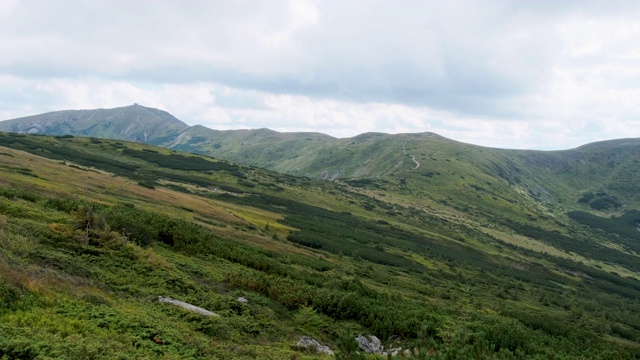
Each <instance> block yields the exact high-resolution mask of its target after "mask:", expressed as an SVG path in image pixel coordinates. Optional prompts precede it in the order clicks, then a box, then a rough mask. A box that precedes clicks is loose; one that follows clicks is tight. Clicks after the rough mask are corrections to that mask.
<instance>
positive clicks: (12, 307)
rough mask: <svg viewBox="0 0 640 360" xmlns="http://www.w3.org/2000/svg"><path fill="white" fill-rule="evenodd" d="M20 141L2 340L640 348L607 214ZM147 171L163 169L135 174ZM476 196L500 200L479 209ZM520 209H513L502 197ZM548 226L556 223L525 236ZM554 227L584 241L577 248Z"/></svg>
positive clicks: (634, 298) (555, 351) (230, 347)
mask: <svg viewBox="0 0 640 360" xmlns="http://www.w3.org/2000/svg"><path fill="white" fill-rule="evenodd" d="M20 139H21V141H20V142H14V143H12V144H11V145H12V146H14V147H3V148H2V149H0V152H2V153H4V154H10V156H0V172H1V173H2V175H3V176H2V177H0V178H1V179H2V180H0V195H2V196H0V250H1V251H0V288H1V289H0V290H2V291H0V301H1V304H2V305H0V331H1V332H2V333H3V337H2V339H0V357H1V356H5V357H7V358H21V357H22V358H24V357H27V358H29V357H30V358H38V357H39V358H46V357H47V356H48V357H67V358H82V357H85V358H91V357H92V358H114V357H118V356H119V357H121V358H158V357H163V358H176V359H177V358H256V357H261V358H275V359H280V358H281V359H292V358H315V357H317V355H314V354H310V353H307V352H303V351H300V350H299V349H296V348H295V347H294V346H293V345H295V343H296V342H297V340H299V338H300V336H302V335H310V336H313V337H314V338H316V339H318V340H319V341H320V342H321V343H324V344H327V345H329V346H330V347H332V349H334V350H335V351H336V352H337V353H338V355H341V356H342V355H344V356H347V355H346V354H348V353H349V347H350V346H352V345H349V344H352V343H351V342H350V341H352V340H353V339H352V338H351V335H353V334H349V335H348V336H347V335H345V334H344V333H343V332H342V331H341V330H343V329H344V330H347V329H352V330H353V331H354V332H357V333H365V334H375V335H377V336H378V337H380V338H382V339H383V340H384V341H388V339H389V338H390V337H391V336H396V337H399V339H400V341H401V343H400V345H401V346H405V347H412V346H413V347H418V345H420V344H423V345H424V344H429V348H433V349H434V351H436V354H438V355H437V356H441V357H443V358H446V356H450V357H451V356H453V357H454V358H456V356H457V358H465V357H464V356H467V357H471V355H470V354H471V353H474V354H476V356H475V358H517V357H518V356H521V357H523V356H526V357H528V358H539V359H543V358H544V359H546V358H549V357H556V358H575V359H577V358H585V357H589V358H602V359H605V358H614V357H616V356H617V357H618V358H623V359H624V358H634V357H635V358H637V357H638V356H640V348H639V346H640V345H639V343H638V341H639V340H640V339H639V336H640V329H639V328H638V327H637V324H638V323H640V318H638V316H637V314H638V313H640V308H639V304H638V294H639V293H640V292H639V291H638V281H637V280H633V279H637V278H638V277H637V276H638V271H637V270H636V269H635V268H633V267H631V266H627V265H628V262H626V260H625V259H626V258H627V257H629V256H632V255H630V254H629V253H625V252H624V248H623V247H619V248H610V247H608V248H607V249H608V250H607V251H611V252H612V253H611V254H616V256H618V257H616V258H615V259H613V258H607V259H604V258H601V255H593V256H591V254H592V252H591V251H592V249H594V248H597V249H599V250H600V249H602V247H603V245H598V244H600V241H601V240H602V241H604V238H605V236H604V235H603V234H602V233H601V232H600V231H601V230H597V231H596V230H594V229H591V228H589V227H582V228H580V231H575V232H572V229H573V228H572V227H567V228H564V227H562V226H560V225H558V224H557V223H556V221H555V220H554V219H553V218H547V217H546V215H545V212H542V211H541V210H537V206H534V205H527V204H526V203H525V200H524V199H521V200H519V201H520V202H517V203H515V204H511V203H510V204H511V205H508V206H507V207H503V208H500V206H498V205H499V204H501V203H503V202H504V200H501V198H500V197H497V198H498V200H495V199H493V198H492V197H491V196H493V195H495V194H493V195H492V193H491V191H493V190H491V189H489V187H488V185H487V188H486V190H485V191H484V192H486V193H487V194H485V193H484V192H483V190H474V189H473V188H470V187H463V189H465V190H464V192H465V194H461V195H459V196H458V197H457V198H456V199H453V200H450V201H448V202H447V203H443V202H442V201H440V200H438V199H432V198H427V199H424V201H423V200H422V198H421V196H422V195H416V194H415V193H414V194H404V193H402V192H403V191H404V190H403V185H402V184H400V183H397V182H392V181H391V180H376V182H377V183H378V186H379V187H376V186H374V185H375V184H374V185H371V184H366V186H365V187H354V186H353V185H344V184H339V183H329V182H317V181H314V180H310V179H297V178H293V177H287V176H284V175H281V174H276V173H272V172H268V171H262V170H259V169H249V168H245V167H238V168H234V169H233V170H230V171H226V170H224V171H220V172H216V171H214V173H213V174H211V175H209V174H204V173H200V172H198V171H195V170H193V171H191V170H184V169H172V168H171V167H161V166H158V164H157V163H156V162H148V161H146V160H144V159H142V158H141V157H144V156H146V155H147V154H152V155H153V156H154V157H153V159H155V160H158V159H160V160H158V161H161V160H162V159H164V158H163V157H158V154H160V155H169V154H171V153H170V152H168V151H166V150H162V149H154V148H150V147H146V146H143V145H140V144H130V143H126V142H121V143H120V144H117V146H112V145H113V144H115V143H114V142H112V141H108V140H100V143H95V142H92V141H90V140H86V139H80V138H65V139H52V138H47V137H31V136H27V137H22V138H20ZM363 141H364V140H363ZM41 142H44V143H54V144H56V143H57V144H58V145H60V146H61V147H63V146H68V147H70V148H71V149H72V150H69V151H66V150H65V151H66V152H65V153H66V154H75V153H77V152H81V151H86V152H88V153H90V154H91V155H92V156H95V157H104V158H107V157H114V155H116V154H119V157H118V161H120V162H121V163H123V164H129V165H130V166H136V167H137V170H138V171H137V174H134V173H126V172H122V173H118V174H114V173H112V172H109V171H108V168H109V167H111V166H112V165H113V164H110V163H106V162H96V163H94V164H93V165H92V166H90V167H89V166H87V165H83V166H87V167H88V169H89V170H91V171H83V170H80V169H76V168H73V167H69V166H68V164H69V163H75V162H74V161H73V160H74V159H67V160H66V161H65V163H62V162H61V160H60V159H59V156H58V155H56V154H54V153H52V152H51V151H55V150H56V149H57V148H58V147H56V146H52V145H49V146H48V147H46V149H50V150H49V151H50V152H47V151H45V152H42V151H40V150H39V149H40V148H39V147H38V146H39V144H40V143H41ZM101 147H102V148H101ZM124 149H131V151H134V152H133V153H132V154H134V155H135V156H126V152H125V151H123V150H124ZM145 149H146V151H145ZM412 151H413V149H412ZM141 154H144V155H141ZM40 155H45V156H44V157H43V156H40ZM85 156H86V155H82V156H81V158H83V157H85ZM181 156H182V155H181ZM184 156H186V155H184ZM440 156H441V155H438V154H436V155H434V157H436V159H440ZM172 158H173V157H172ZM155 160H154V161H155ZM421 160H422V159H419V161H421ZM200 161H211V160H208V159H204V158H203V159H202V160H198V161H197V162H196V163H197V164H200ZM438 161H441V160H438ZM202 164H204V163H202ZM425 166H426V165H425ZM15 168H21V169H22V170H21V171H20V172H18V171H15ZM451 171H454V172H455V170H451ZM29 174H35V175H37V177H34V176H31V175H29ZM176 175H181V176H182V179H183V181H177V180H176ZM141 177H143V178H145V179H146V180H152V181H155V182H156V184H157V185H156V186H155V188H154V189H149V188H145V187H141V186H138V185H137V182H138V181H140V178H141ZM245 177H246V178H245ZM202 179H204V180H206V181H211V182H216V183H218V184H223V185H224V184H227V185H229V186H234V187H238V189H240V190H241V192H239V193H237V194H236V195H238V196H234V195H231V194H229V192H228V191H214V190H213V189H212V188H211V187H202V186H201V185H199V183H200V182H201V180H202ZM190 180H193V181H194V182H190ZM240 180H243V181H250V182H251V183H252V184H253V186H244V185H240ZM413 181H417V180H415V179H411V178H407V183H411V182H413ZM467 181H468V179H461V180H460V182H456V184H457V185H456V186H458V185H464V184H469V183H471V182H470V181H468V182H467ZM169 185H172V186H173V187H171V186H169ZM176 186H179V187H176ZM438 186H444V185H442V184H440V185H438ZM479 186H482V187H483V188H484V185H479ZM382 188H386V190H384V189H382ZM185 189H186V190H188V191H185ZM478 191H479V192H480V193H481V194H480V196H481V198H478V197H476V195H477V194H476V193H477V192H478ZM446 197H447V196H446V195H443V196H442V197H441V198H440V199H445V198H446ZM466 197H469V198H471V199H472V198H475V199H480V200H478V201H481V202H478V203H476V204H480V203H484V204H494V205H496V209H497V210H495V211H496V212H495V213H493V212H489V213H484V214H483V213H482V211H481V208H480V207H479V205H478V206H476V205H474V207H473V208H472V207H470V208H469V209H467V210H465V208H464V207H462V206H461V204H460V199H463V198H466ZM489 199H490V200H489ZM366 205H372V206H373V208H372V209H371V210H368V209H367V208H368V206H366ZM520 205H522V207H520ZM508 209H512V210H513V211H514V212H515V213H514V214H513V215H512V216H509V217H507V218H506V219H507V220H511V222H509V221H507V220H505V219H503V218H499V217H498V215H496V214H499V213H502V212H505V211H507V210H508ZM545 211H548V210H545ZM527 214H534V215H533V216H535V217H536V218H537V220H531V219H530V218H529V216H527ZM514 219H520V221H521V222H520V223H519V222H515V220H514ZM625 219H626V218H625ZM267 224H268V226H267ZM514 224H515V225H514ZM532 224H533V225H532ZM534 225H535V228H534V229H533V230H535V231H538V232H539V233H540V234H543V235H544V236H546V237H545V238H536V239H535V240H534V239H533V238H531V237H527V236H526V235H530V233H531V231H533V230H532V229H531V228H530V227H534ZM527 226H528V227H527ZM571 226H574V225H571ZM553 230H556V231H557V233H556V232H554V231H553ZM565 237H566V238H565ZM556 238H557V239H560V240H561V241H565V242H568V241H569V240H567V239H570V240H571V241H573V243H574V245H573V246H579V247H578V248H577V251H576V252H572V254H569V253H567V252H565V251H563V249H565V250H566V246H565V245H563V244H565V243H563V242H560V243H558V242H557V241H556ZM589 239H591V240H589ZM587 240H589V241H590V242H588V241H587ZM596 245H597V246H596ZM580 246H582V247H580ZM578 254H580V255H578ZM607 254H608V253H607ZM605 260H606V262H605ZM611 271H616V272H617V274H612V273H610V272H611ZM160 295H162V296H170V297H173V298H176V299H180V300H183V301H187V302H189V303H192V304H194V305H197V306H201V307H204V308H206V309H208V310H211V311H214V312H216V313H218V314H220V315H221V317H220V318H216V319H210V318H203V317H200V316H197V315H194V314H192V313H189V312H187V311H186V310H183V309H181V308H175V307H172V306H170V305H166V304H160V303H158V302H157V301H156V299H157V296H160ZM239 296H242V297H245V298H247V299H249V303H248V304H241V303H239V302H238V301H237V300H236V299H237V298H238V297H239ZM25 334H29V336H26V335H25ZM425 346H426V345H425ZM429 348H427V349H425V351H427V350H429ZM455 354H458V355H455ZM463 354H466V355H463ZM478 354H480V355H478ZM516 354H520V355H516ZM471 358H473V357H471Z"/></svg>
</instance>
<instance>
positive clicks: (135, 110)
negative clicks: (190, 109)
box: [0, 104, 189, 143]
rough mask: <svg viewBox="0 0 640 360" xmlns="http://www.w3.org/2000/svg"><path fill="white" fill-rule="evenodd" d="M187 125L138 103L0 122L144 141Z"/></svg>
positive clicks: (2, 126) (33, 130) (31, 130)
mask: <svg viewBox="0 0 640 360" xmlns="http://www.w3.org/2000/svg"><path fill="white" fill-rule="evenodd" d="M187 128H189V126H188V125H187V124H185V123H183V122H182V121H180V120H178V119H176V118H175V117H173V115H171V114H169V113H168V112H166V111H163V110H158V109H154V108H148V107H144V106H140V105H138V104H134V105H131V106H126V107H120V108H114V109H97V110H64V111H54V112H49V113H46V114H41V115H34V116H27V117H23V118H18V119H13V120H6V121H2V122H0V131H10V132H18V133H27V134H45V135H75V136H91V137H99V138H108V139H119V140H130V141H137V142H145V143H146V142H149V141H152V140H153V139H156V138H158V137H163V136H167V135H169V134H175V133H176V132H179V131H181V130H184V129H187Z"/></svg>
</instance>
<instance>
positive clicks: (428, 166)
mask: <svg viewBox="0 0 640 360" xmlns="http://www.w3.org/2000/svg"><path fill="white" fill-rule="evenodd" d="M0 131H10V132H17V133H24V134H43V135H73V136H88V137H96V138H108V139H117V140H127V141H135V142H141V143H147V144H151V145H156V146H162V147H166V148H169V149H173V150H179V151H186V152H191V153H196V154H203V155H208V156H213V157H216V158H219V159H224V160H227V161H232V162H234V163H237V164H242V165H246V166H254V167H260V168H264V169H269V170H273V171H277V172H280V173H285V174H291V175H297V176H307V177H311V178H321V179H328V180H338V179H342V180H344V181H352V182H353V181H356V180H365V181H372V182H376V181H393V182H402V184H403V185H404V186H405V187H410V188H412V189H419V188H421V187H422V186H420V185H419V184H421V183H422V182H424V181H428V183H429V188H431V189H436V188H438V187H440V188H443V187H450V186H456V187H457V188H459V189H465V190H466V189H468V190H470V193H473V194H475V195H482V196H491V197H494V198H506V199H509V200H508V202H518V200H517V199H518V198H520V197H523V196H524V197H529V198H532V199H533V200H535V201H536V203H538V204H542V205H543V206H550V207H559V208H562V209H566V210H569V209H572V208H574V207H575V204H576V201H577V200H579V199H581V198H583V196H584V194H589V193H593V194H600V195H594V198H593V199H592V200H591V202H590V203H589V204H592V203H593V202H595V205H594V207H593V209H595V210H604V211H606V210H616V209H620V208H622V207H624V206H635V207H637V206H639V205H640V183H638V182H637V181H636V179H637V176H638V173H637V171H638V162H639V161H640V160H638V154H639V153H640V139H621V140H612V141H604V142H598V143H593V144H588V145H584V146H581V147H579V148H576V149H571V150H564V151H527V150H505V149H496V148H486V147H481V146H475V145H470V144H464V143H460V142H456V141H454V140H450V139H447V138H444V137H442V136H439V135H437V134H433V133H415V134H396V135H389V134H382V133H366V134H361V135H358V136H355V137H352V138H343V139H337V138H334V137H331V136H328V135H324V134H320V133H279V132H276V131H273V130H269V129H255V130H227V131H220V130H212V129H209V128H206V127H204V126H200V125H196V126H191V127H190V126H188V125H187V124H185V123H184V122H182V121H180V120H178V119H176V118H175V117H173V116H172V115H171V114H169V113H167V112H165V111H162V110H158V109H154V108H148V107H144V106H141V105H138V104H134V105H132V106H126V107H121V108H114V109H98V110H65V111H56V112H50V113H46V114H41V115H34V116H28V117H24V118H18V119H13V120H6V121H1V122H0ZM416 184H418V185H417V186H416ZM485 185H488V186H485ZM467 194H468V192H466V191H465V192H462V193H460V192H457V193H456V194H451V193H447V194H444V193H441V194H437V193H431V194H430V197H431V198H436V199H446V198H447V197H453V198H456V197H457V198H460V197H462V198H464V199H458V200H460V201H463V202H469V203H471V204H473V203H475V202H477V201H475V199H474V198H475V196H471V197H469V196H467ZM607 199H610V200H607Z"/></svg>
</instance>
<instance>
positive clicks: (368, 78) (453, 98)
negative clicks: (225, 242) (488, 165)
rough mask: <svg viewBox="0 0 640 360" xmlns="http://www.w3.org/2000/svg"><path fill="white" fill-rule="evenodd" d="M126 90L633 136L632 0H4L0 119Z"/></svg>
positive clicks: (223, 123) (215, 115)
mask: <svg viewBox="0 0 640 360" xmlns="http://www.w3.org/2000/svg"><path fill="white" fill-rule="evenodd" d="M133 103H139V104H140V105H145V106H151V107H157V108H161V109H164V110H167V111H169V112H171V113H172V114H173V115H175V116H176V117H177V118H179V119H180V120H183V121H184V122H186V123H187V124H189V125H196V124H202V125H205V126H207V127H210V128H214V129H238V128H260V127H267V128H271V129H274V130H278V131H317V132H322V133H326V134H330V135H333V136H336V137H347V136H353V135H356V134H359V133H363V132H368V131H379V132H388V133H400V132H424V131H431V132H435V133H438V134H440V135H443V136H446V137H449V138H452V139H455V140H459V141H464V142H469V143H473V144H479V145H485V146H494V147H506V148H533V149H566V148H571V147H575V146H578V145H581V144H584V143H587V142H592V141H596V140H603V139H612V138H622V137H640V2H639V1H588V0H579V1H578V0H577V1H557V0H549V1H538V0H536V1H520V0H518V1H506V0H504V1H492V0H478V1H451V0H446V1H444V0H443V1H409V0H401V1H391V0H389V1H373V0H372V1H365V0H346V1H345V0H336V1H322V0H318V1H314V0H292V1H286V0H274V1H257V0H255V1H253V0H251V1H243V0H232V1H230V0H220V1H213V0H203V1H189V0H184V1H177V0H172V1H159V0H153V1H152V0H148V1H143V0H138V1H130V0H127V1H108V0H107V1H95V0H90V1H75V0H64V1H58V0H51V1H47V0H33V1H19V0H0V119H10V118H14V117H20V116H27V115H33V114H37V113H42V112H48V111H55V110H66V109H93V108H110V107H118V106H126V105H131V104H133Z"/></svg>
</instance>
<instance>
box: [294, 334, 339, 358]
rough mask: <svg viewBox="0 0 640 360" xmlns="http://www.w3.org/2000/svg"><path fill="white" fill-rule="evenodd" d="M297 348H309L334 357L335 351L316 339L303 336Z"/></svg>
mask: <svg viewBox="0 0 640 360" xmlns="http://www.w3.org/2000/svg"><path fill="white" fill-rule="evenodd" d="M296 346H297V347H300V348H307V349H309V350H311V351H313V352H316V353H319V354H327V355H333V351H332V350H331V349H330V348H329V347H328V346H326V345H322V344H320V343H319V342H318V341H316V340H315V339H312V338H310V337H308V336H303V337H302V338H301V339H300V341H298V343H297V344H296Z"/></svg>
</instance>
